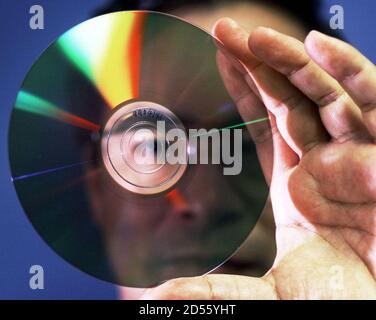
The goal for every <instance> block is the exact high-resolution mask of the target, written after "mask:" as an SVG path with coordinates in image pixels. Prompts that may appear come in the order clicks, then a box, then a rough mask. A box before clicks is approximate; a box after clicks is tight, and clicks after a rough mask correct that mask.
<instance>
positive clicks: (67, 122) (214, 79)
mask: <svg viewBox="0 0 376 320" xmlns="http://www.w3.org/2000/svg"><path fill="white" fill-rule="evenodd" d="M216 52H217V46H216V44H215V42H214V41H213V38H212V37H211V36H210V35H209V34H207V33H206V32H204V31H202V30H201V29H199V28H197V27H194V26H192V25H190V24H188V23H186V22H184V21H182V20H180V19H177V18H174V17H172V16H169V15H165V14H160V13H152V12H142V11H137V12H118V13H112V14H107V15H103V16H100V17H97V18H94V19H91V20H88V21H86V22H84V23H82V24H79V25H78V26H76V27H74V28H72V29H70V30H69V31H67V32H66V33H64V34H63V35H62V36H61V37H59V38H58V39H57V40H56V41H55V42H54V43H53V44H52V45H50V46H49V47H48V48H47V49H46V50H45V51H44V52H43V54H42V55H41V56H40V58H39V59H38V60H37V61H36V62H35V64H34V65H33V66H32V68H31V69H30V71H29V73H28V74H27V76H26V78H25V80H24V82H23V84H22V87H21V89H20V91H19V93H18V95H17V100H16V102H15V105H14V109H13V112H12V116H11V123H10V129H9V130H10V131H9V157H10V165H11V174H12V179H13V182H14V185H15V188H16V191H17V194H18V197H19V199H20V202H21V204H22V206H23V208H24V211H25V212H26V214H27V216H28V218H29V219H30V221H31V223H32V224H33V226H34V227H35V229H36V230H37V232H38V233H39V234H40V235H41V236H42V238H43V239H44V240H45V241H46V242H47V243H48V245H49V246H50V247H51V248H52V249H53V250H54V251H55V252H56V253H57V254H59V255H60V256H61V257H63V258H64V259H65V260H67V261H68V262H70V263H71V264H73V265H74V266H76V267H77V268H79V269H80V270H82V271H84V272H86V273H89V274H91V275H93V276H95V277H97V278H100V279H103V280H106V281H110V282H113V283H116V284H119V285H124V286H132V287H147V286H152V285H156V284H158V283H160V282H162V281H165V280H168V279H171V278H175V277H183V276H196V275H201V274H204V273H207V272H209V271H211V270H213V269H214V268H215V267H217V266H218V265H220V264H221V263H223V262H224V261H225V260H226V259H228V258H229V257H230V256H231V255H232V254H233V253H234V251H235V250H236V249H237V248H238V247H239V246H240V245H241V243H242V242H243V241H244V240H245V238H246V237H247V236H248V234H249V233H250V231H251V230H252V228H253V226H254V225H255V223H256V222H257V220H258V217H259V215H260V213H261V211H262V208H263V206H264V204H265V201H266V198H267V194H268V189H267V186H266V184H265V182H264V178H263V175H262V171H261V168H260V165H259V162H258V159H257V154H256V149H255V146H254V144H253V142H252V139H251V138H250V136H249V133H248V131H247V130H246V128H245V127H243V131H242V134H243V142H242V143H243V145H242V150H243V152H242V171H241V173H240V174H239V175H227V176H226V175H224V174H223V168H224V166H225V165H224V164H222V163H220V164H197V165H191V164H188V165H187V166H186V167H184V168H181V167H173V166H172V167H168V168H165V169H163V170H165V171H163V174H161V175H159V176H158V175H156V176H153V177H152V178H150V176H148V174H149V173H150V174H152V173H154V172H155V171H156V170H159V167H146V168H140V167H137V166H136V165H134V164H133V163H132V162H131V161H128V159H129V158H128V153H129V150H131V149H127V146H128V145H129V146H130V147H131V145H132V143H133V142H134V141H136V142H137V139H136V138H135V136H134V135H133V132H132V131H129V130H128V128H126V129H127V130H128V131H127V130H125V131H126V132H127V133H126V134H124V136H121V137H120V138H117V136H116V135H115V136H114V138H112V136H109V133H108V132H113V131H111V130H112V129H111V130H107V131H106V130H105V128H106V124H108V121H112V120H111V119H113V117H115V116H114V115H115V113H116V112H117V111H118V110H120V108H121V106H123V105H129V104H131V103H134V102H137V101H142V103H145V106H144V108H146V109H145V110H149V111H150V110H152V111H153V112H154V113H155V112H156V111H155V110H156V109H155V108H157V109H158V110H159V111H160V112H161V113H162V114H164V115H165V114H168V117H169V119H170V120H171V121H170V122H171V125H178V126H180V127H184V128H185V130H187V131H188V130H189V129H195V128H204V129H207V130H209V129H211V128H224V127H228V126H233V125H237V124H241V123H242V121H243V120H242V119H241V118H240V116H239V115H238V112H237V109H236V106H235V104H234V103H233V102H232V100H231V98H230V97H229V95H228V94H227V92H226V89H225V87H224V84H223V82H222V79H221V77H220V74H219V72H218V67H217V64H216ZM148 102H150V104H148ZM155 105H157V106H158V107H155V108H154V107H153V106H155ZM142 108H143V106H140V110H141V111H140V112H141V116H142V117H143V115H142V110H143V109H142ZM132 110H133V109H132ZM166 110H168V111H166ZM125 114H126V113H124V114H123V113H122V115H125ZM132 114H133V116H137V112H136V113H132ZM162 116H163V115H162ZM115 120H116V119H115ZM141 120H142V121H144V122H145V123H146V124H147V125H148V126H151V127H153V123H154V122H152V121H150V118H148V119H147V120H145V118H141ZM127 121H128V123H131V124H132V125H134V123H136V122H132V121H133V120H132V119H128V120H127ZM113 123H117V122H116V121H113ZM136 125H138V124H137V123H136ZM119 128H121V126H120V127H119ZM132 128H133V127H132ZM119 130H120V129H119ZM130 130H131V129H130ZM121 132H122V131H121ZM103 139H107V140H105V141H107V142H108V141H109V142H108V143H112V142H113V143H115V144H116V143H119V145H120V146H121V150H120V149H119V151H118V152H119V154H120V153H121V157H120V155H119V157H118V154H117V153H116V152H117V151H116V150H117V149H116V148H114V149H111V148H112V147H108V149H106V148H107V147H105V148H104V150H109V151H108V157H107V156H106V153H105V154H104V155H105V156H103V152H104V151H103V141H104V140H103ZM111 139H112V140H111ZM127 139H128V140H127ZM107 142H106V143H107ZM106 146H107V145H106ZM106 157H107V158H106ZM106 159H107V160H108V163H107V165H108V164H110V166H106ZM114 159H115V160H114ZM119 159H120V160H119ZM124 159H125V160H124ZM123 160H124V161H125V162H124V163H126V164H128V165H129V168H130V169H129V168H128V167H123V166H122V162H121V161H123ZM116 161H120V162H116ZM114 163H115V164H114ZM119 163H120V164H119ZM111 166H112V167H111ZM127 170H128V171H127ZM129 170H134V171H137V172H141V174H143V175H144V176H142V177H145V179H144V178H142V179H140V176H136V175H130V174H128V172H129ZM161 172H162V171H161ZM116 174H118V177H117V178H115V176H116ZM169 175H171V177H173V178H171V179H172V180H168V179H169ZM160 176H162V178H161V177H160ZM119 177H120V178H119ZM166 177H167V178H166ZM149 178H150V179H149ZM119 179H120V180H121V179H123V180H126V183H124V184H123V183H122V181H120V180H119ZM148 179H149V180H148ZM155 179H162V180H161V181H162V182H161V183H160V184H155V186H157V187H155V188H154V189H153V190H152V192H150V189H148V190H149V191H148V192H143V190H144V189H142V188H146V187H147V186H148V184H149V183H155ZM163 179H164V180H163ZM116 180H119V181H120V182H119V181H116ZM165 180H168V184H163V183H165ZM166 183H167V182H166ZM129 185H133V186H134V185H136V188H133V189H132V188H128V186H129ZM161 185H162V187H160V186H161ZM139 190H141V191H140V192H138V191H139Z"/></svg>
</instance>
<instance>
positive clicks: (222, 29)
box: [212, 17, 239, 38]
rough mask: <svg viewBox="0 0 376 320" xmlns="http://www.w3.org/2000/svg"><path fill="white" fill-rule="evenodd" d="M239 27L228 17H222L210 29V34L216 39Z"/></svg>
mask: <svg viewBox="0 0 376 320" xmlns="http://www.w3.org/2000/svg"><path fill="white" fill-rule="evenodd" d="M237 27H239V25H238V24H237V23H236V22H235V21H234V20H233V19H231V18H229V17H223V18H220V19H218V20H217V21H216V23H215V24H214V26H213V28H212V34H213V35H214V36H216V37H218V38H221V37H222V36H223V35H224V34H226V33H227V32H231V31H232V30H233V29H234V28H237Z"/></svg>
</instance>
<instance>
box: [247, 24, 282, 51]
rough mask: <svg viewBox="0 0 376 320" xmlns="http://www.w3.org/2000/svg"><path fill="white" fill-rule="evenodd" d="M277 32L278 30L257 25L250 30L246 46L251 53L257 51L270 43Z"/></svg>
mask: <svg viewBox="0 0 376 320" xmlns="http://www.w3.org/2000/svg"><path fill="white" fill-rule="evenodd" d="M278 34H279V32H277V31H275V30H273V29H271V28H267V27H263V26H258V27H256V28H255V29H254V30H253V31H252V32H251V34H250V36H249V38H248V46H249V48H250V49H251V50H252V52H253V53H257V52H258V51H259V49H260V48H264V47H265V46H269V45H270V44H272V42H273V39H274V38H275V36H276V35H278Z"/></svg>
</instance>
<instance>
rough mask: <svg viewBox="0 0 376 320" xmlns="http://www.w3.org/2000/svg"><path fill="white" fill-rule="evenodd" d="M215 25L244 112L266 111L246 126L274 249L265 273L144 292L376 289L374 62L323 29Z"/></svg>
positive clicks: (349, 294) (293, 294)
mask: <svg viewBox="0 0 376 320" xmlns="http://www.w3.org/2000/svg"><path fill="white" fill-rule="evenodd" d="M214 33H215V35H216V37H217V38H218V39H219V41H221V42H222V44H223V47H224V49H222V50H220V51H219V53H218V65H219V68H220V71H221V74H222V77H223V80H224V82H225V85H226V87H227V89H228V90H229V92H230V94H231V95H232V97H233V99H234V100H235V101H236V103H237V106H238V109H239V112H240V114H241V115H242V117H243V118H244V120H245V121H246V120H249V119H255V118H259V117H263V116H266V115H269V119H270V123H269V124H267V123H259V124H258V125H257V126H255V125H252V126H250V127H249V130H250V133H251V135H252V136H253V137H254V140H255V143H256V146H257V148H258V153H259V158H260V161H261V163H262V167H263V170H264V173H265V176H266V178H267V180H268V181H271V186H270V194H271V201H272V205H273V212H274V218H275V222H276V239H277V256H276V259H275V262H274V265H273V267H272V268H271V270H270V271H269V272H268V273H267V274H266V275H265V276H264V277H262V278H251V277H244V276H236V275H215V274H212V275H207V276H202V277H194V278H180V279H175V280H170V281H168V282H166V283H165V284H163V285H161V286H159V287H157V288H154V289H148V290H146V291H145V293H144V295H143V298H146V299H150V298H151V299H264V298H265V299H292V298H298V299H315V298H321V299H328V298H329V299H330V298H333V299H337V298H376V282H375V278H376V237H375V234H376V144H375V141H376V68H375V66H374V65H373V64H372V63H371V62H370V61H368V60H367V59H366V58H365V57H364V56H362V55H361V54H360V53H359V52H358V51H357V50H355V49H354V48H353V47H351V46H350V45H348V44H346V43H344V42H342V41H340V40H337V39H334V38H330V37H328V36H325V35H323V34H320V33H318V32H311V33H310V34H309V35H308V36H307V38H306V40H305V43H304V44H303V43H301V42H300V41H298V40H296V39H294V38H291V37H288V36H286V35H283V34H280V33H278V32H276V31H273V30H271V29H266V28H257V29H256V30H255V31H253V32H252V34H251V35H250V36H249V37H248V35H247V34H246V33H245V32H244V31H243V30H242V29H241V28H240V27H239V26H237V25H236V23H235V22H233V21H232V20H230V19H223V20H221V21H219V23H217V25H216V27H215V29H214ZM236 59H238V60H240V62H241V63H239V62H238V60H236ZM273 153H274V157H273V159H270V154H273Z"/></svg>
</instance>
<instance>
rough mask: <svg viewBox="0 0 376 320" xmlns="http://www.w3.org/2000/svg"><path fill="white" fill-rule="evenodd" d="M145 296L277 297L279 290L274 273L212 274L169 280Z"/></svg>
mask: <svg viewBox="0 0 376 320" xmlns="http://www.w3.org/2000/svg"><path fill="white" fill-rule="evenodd" d="M140 298H141V299H143V300H235V299H236V300H264V299H267V300H274V299H277V294H276V290H275V285H274V279H273V277H272V276H271V274H270V275H267V276H265V277H263V278H252V277H246V276H238V275H226V274H211V275H205V276H200V277H192V278H178V279H173V280H169V281H167V282H165V283H163V284H162V285H160V286H158V287H156V288H152V289H147V290H145V292H144V294H143V295H142V296H141V297H140Z"/></svg>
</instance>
